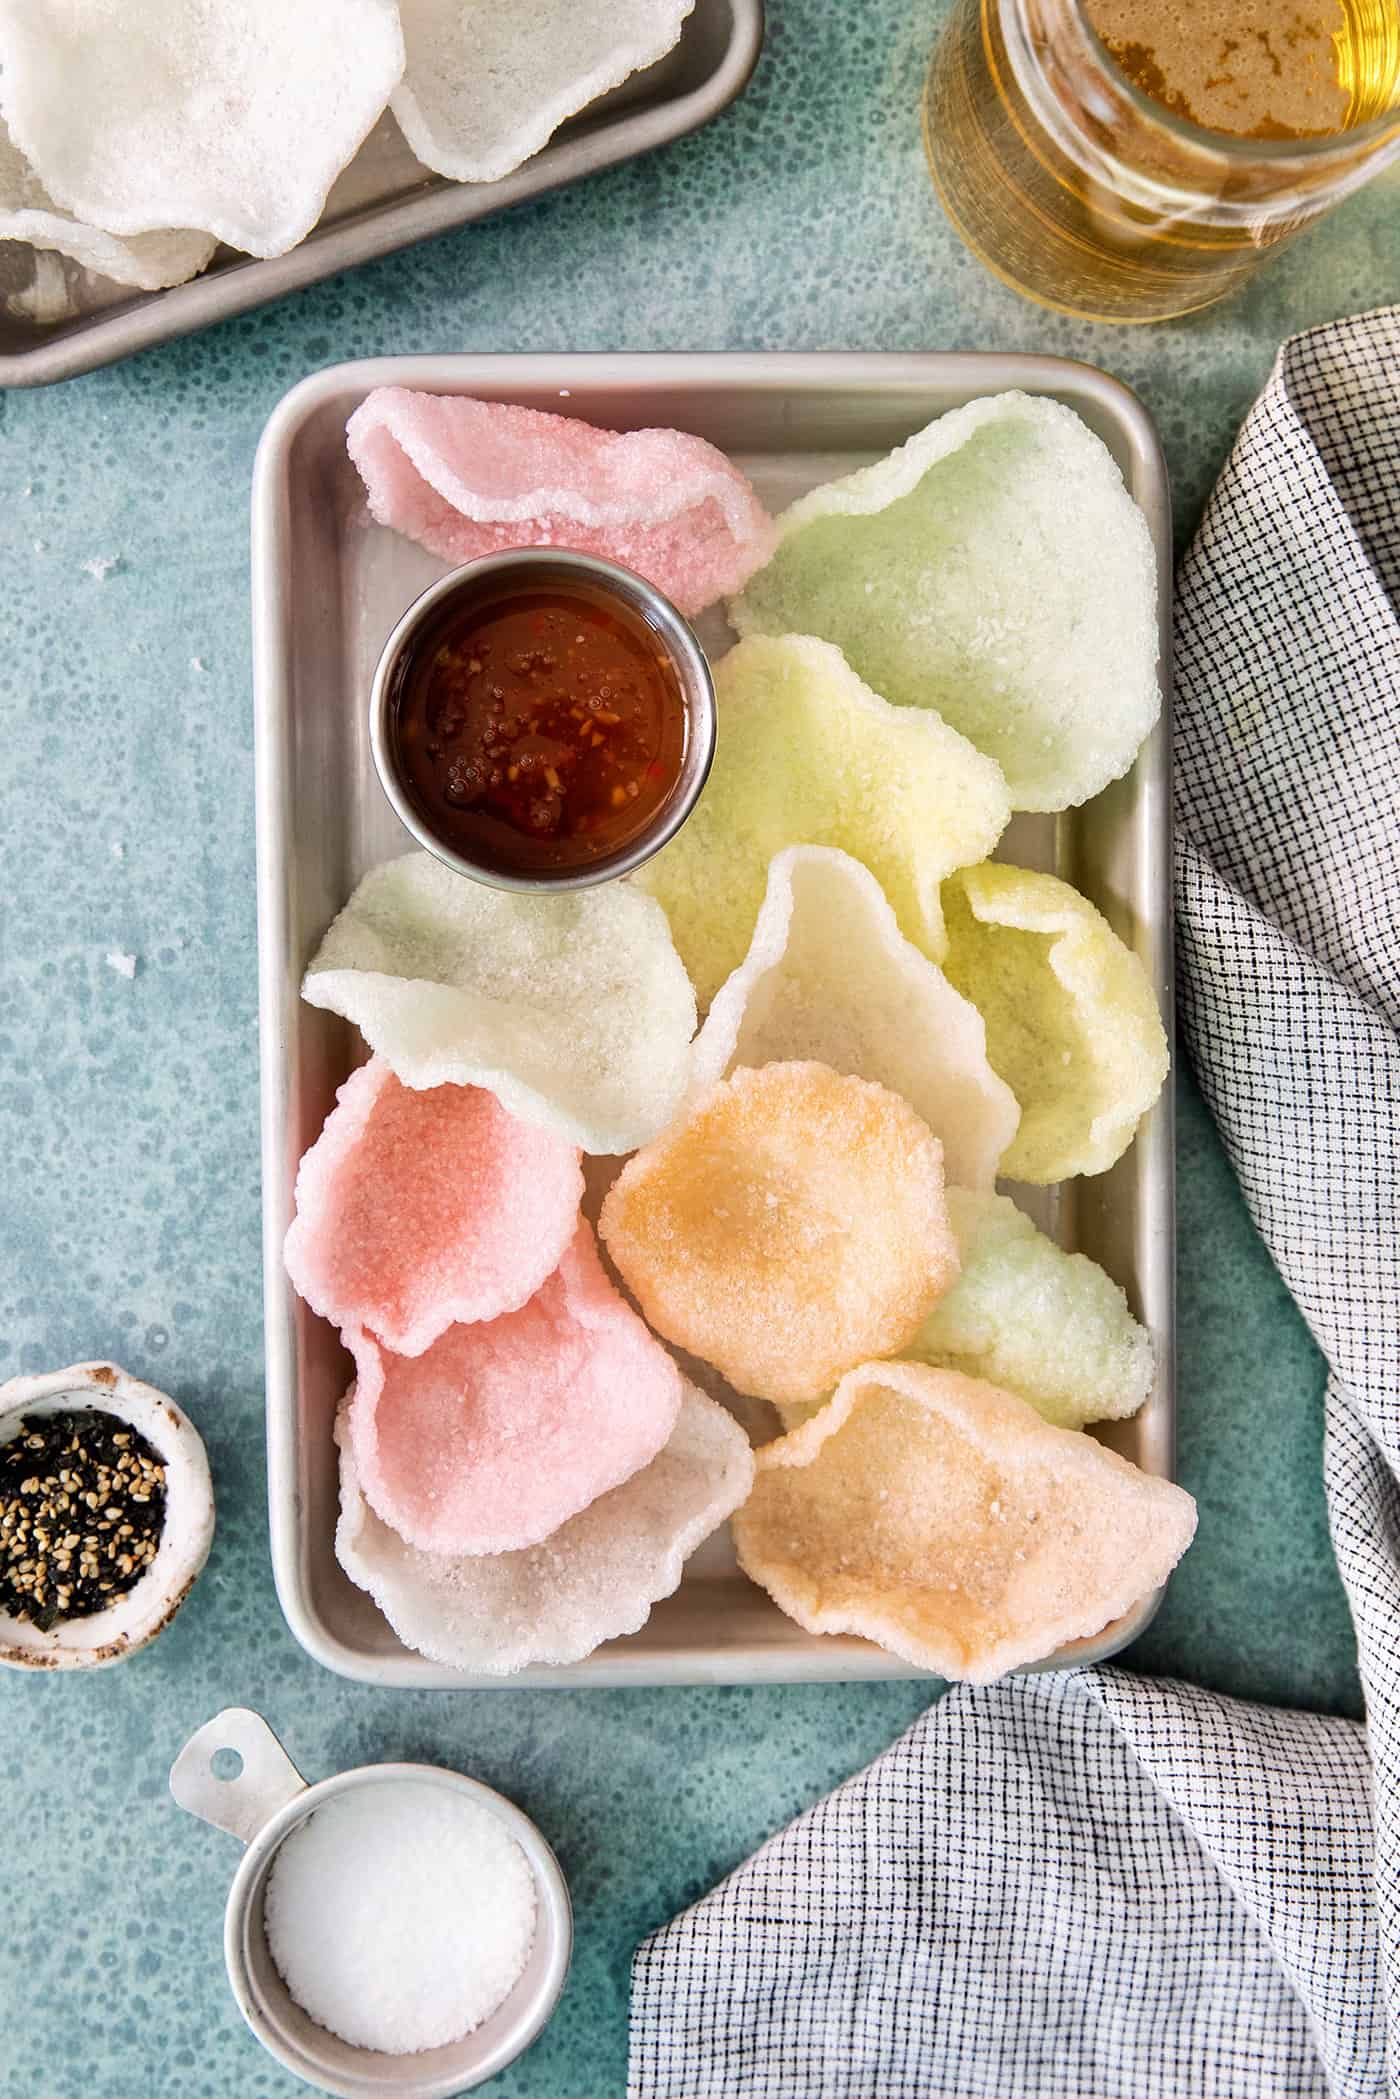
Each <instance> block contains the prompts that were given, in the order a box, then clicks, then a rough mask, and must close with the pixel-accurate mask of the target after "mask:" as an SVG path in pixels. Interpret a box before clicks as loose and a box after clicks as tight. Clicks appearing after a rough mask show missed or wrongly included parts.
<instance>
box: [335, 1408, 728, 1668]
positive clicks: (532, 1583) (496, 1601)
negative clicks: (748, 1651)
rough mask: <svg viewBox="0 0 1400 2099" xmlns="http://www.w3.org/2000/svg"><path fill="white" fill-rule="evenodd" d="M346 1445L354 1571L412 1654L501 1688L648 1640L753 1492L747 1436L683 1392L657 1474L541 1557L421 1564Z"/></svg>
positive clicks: (343, 1500) (561, 1536) (429, 1557)
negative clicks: (623, 1642) (698, 1554)
mask: <svg viewBox="0 0 1400 2099" xmlns="http://www.w3.org/2000/svg"><path fill="white" fill-rule="evenodd" d="M338 1440H339V1442H340V1446H341V1452H340V1522H339V1524H338V1526H337V1529H336V1534H335V1550H336V1557H337V1559H338V1560H339V1561H340V1564H341V1566H342V1567H343V1568H344V1569H345V1572H346V1573H347V1574H348V1575H349V1577H350V1579H351V1581H352V1582H354V1583H355V1584H356V1586H357V1587H358V1588H361V1589H364V1590H366V1591H367V1592H368V1593H369V1595H371V1596H372V1597H373V1598H374V1601H375V1602H376V1603H377V1604H378V1606H379V1608H380V1610H381V1611H382V1612H383V1613H384V1616H385V1617H386V1618H387V1619H388V1621H389V1623H390V1625H392V1627H393V1628H394V1631H395V1632H396V1633H397V1634H398V1636H399V1638H400V1639H401V1640H402V1641H403V1642H404V1644H405V1646H407V1647H412V1648H414V1649H416V1650H417V1652H418V1653H419V1654H423V1655H426V1656H427V1657H428V1658H429V1660H430V1661H434V1662H441V1663H443V1664H444V1665H445V1666H446V1667H447V1668H450V1669H470V1670H474V1671H476V1672H478V1673H480V1674H483V1675H488V1674H489V1675H492V1676H508V1675H510V1674H512V1673H513V1672H514V1671H515V1670H517V1669H527V1668H530V1667H531V1666H533V1665H539V1664H555V1665H558V1664H561V1663H565V1662H577V1661H581V1660H582V1658H583V1657H584V1656H585V1655H587V1654H591V1653H592V1652H593V1650H594V1648H595V1647H598V1646H601V1644H602V1642H603V1641H604V1640H616V1639H620V1638H622V1637H623V1635H624V1634H627V1633H634V1632H636V1631H638V1629H639V1628H640V1627H641V1626H643V1625H644V1624H645V1623H646V1620H647V1618H648V1616H649V1615H650V1612H651V1607H652V1605H653V1604H654V1603H657V1602H659V1601H660V1599H661V1598H662V1597H663V1596H669V1595H671V1593H672V1592H673V1590H675V1588H676V1587H677V1586H678V1584H679V1582H680V1578H681V1569H682V1567H683V1566H684V1564H685V1561H686V1560H687V1559H688V1558H689V1556H690V1554H691V1553H693V1552H694V1551H695V1549H696V1547H697V1546H698V1545H700V1544H701V1543H703V1541H704V1540H705V1539H706V1538H708V1537H709V1535H710V1533H711V1532H712V1531H715V1530H718V1528H719V1526H720V1524H721V1523H723V1522H724V1520H725V1518H726V1517H727V1516H730V1515H732V1514H733V1512H734V1510H735V1509H736V1508H738V1506H739V1504H740V1502H742V1501H743V1500H744V1498H745V1496H746V1495H747V1494H748V1492H749V1489H750V1487H751V1486H752V1484H753V1472H754V1465H753V1453H752V1451H751V1450H750V1448H749V1441H748V1438H747V1437H746V1436H745V1434H744V1432H743V1430H742V1429H741V1428H740V1427H739V1424H738V1423H737V1422H736V1421H735V1420H734V1418H733V1416H732V1415H731V1414H730V1413H729V1412H728V1411H727V1410H726V1409H725V1408H724V1407H722V1406H720V1405H719V1403H718V1402H717V1401H716V1400H713V1399H710V1398H707V1396H706V1395H705V1394H704V1393H703V1392H698V1391H697V1390H696V1388H695V1387H694V1385H691V1384H688V1383H686V1382H684V1381H682V1387H681V1403H680V1413H679V1415H678V1416H677V1418H676V1425H675V1427H674V1428H673V1429H672V1431H671V1434H670V1437H669V1438H668V1440H667V1441H666V1443H665V1444H663V1446H662V1448H661V1449H660V1450H659V1451H658V1452H657V1454H656V1456H655V1457H654V1458H653V1459H652V1460H651V1463H650V1464H649V1465H644V1466H643V1467H642V1468H641V1470H640V1471H638V1472H634V1473H633V1474H632V1477H631V1478H630V1479H628V1480H624V1481H623V1483H622V1485H621V1486H620V1487H613V1488H612V1489H611V1490H610V1491H609V1492H608V1493H606V1494H601V1495H599V1497H598V1499H597V1500H596V1501H592V1502H590V1503H589V1505H588V1507H587V1508H586V1509H583V1510H581V1511H580V1512H579V1514H578V1515H577V1516H572V1517H570V1518H569V1520H568V1522H566V1523H564V1524H562V1525H561V1526H560V1528H559V1529H558V1530H556V1531H554V1532H552V1533H551V1534H550V1536H549V1537H547V1538H545V1539H543V1540H542V1541H541V1542H540V1543H539V1544H537V1545H530V1546H526V1547H524V1548H523V1549H522V1550H520V1551H518V1552H497V1553H486V1554H480V1555H475V1556H468V1555H464V1554H458V1555H455V1556H453V1555H449V1554H445V1553H436V1552H431V1553H430V1552H420V1551H418V1549H417V1548H416V1547H415V1546H412V1545H408V1544H405V1542H404V1540H403V1539H402V1538H401V1537H399V1535H398V1533H397V1532H396V1531H393V1530H391V1529H390V1528H389V1526H388V1524H386V1523H383V1522H381V1521H380V1519H379V1517H378V1516H376V1515H375V1513H374V1511H373V1509H372V1508H371V1507H370V1506H369V1503H368V1502H367V1501H366V1500H365V1498H364V1495H363V1493H362V1492H361V1490H360V1480H359V1474H358V1472H357V1470H356V1467H355V1460H354V1457H353V1454H352V1453H351V1450H350V1448H349V1438H348V1436H347V1435H346V1434H345V1432H344V1428H343V1426H342V1428H341V1429H340V1430H339V1431H338Z"/></svg>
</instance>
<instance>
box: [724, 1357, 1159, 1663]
mask: <svg viewBox="0 0 1400 2099" xmlns="http://www.w3.org/2000/svg"><path fill="white" fill-rule="evenodd" d="M757 1464H758V1474H757V1478H756V1480H755V1482H754V1490H753V1493H752V1494H751V1495H750V1497H749V1499H748V1501H747V1502H746V1503H745V1504H744V1506H743V1508H742V1509H740V1510H739V1512H738V1514H737V1515H736V1516H735V1518H734V1542H735V1547H736V1549H737V1551H738V1555H739V1564H740V1565H741V1566H742V1567H743V1569H744V1571H745V1573H747V1574H748V1575H749V1576H750V1577H751V1578H752V1579H753V1580H754V1581H756V1582H757V1583H759V1585H760V1586H761V1587H762V1588H764V1589H766V1590H767V1591H768V1593H769V1595H770V1596H771V1597H772V1598H773V1600H774V1602H775V1603H776V1604H778V1606H779V1607H780V1608H781V1609H782V1610H784V1611H786V1612H787V1613H788V1616H789V1617H791V1618H794V1619H796V1621H797V1623H798V1624H799V1625H801V1626H803V1627H805V1628H806V1630H807V1631H808V1632H813V1633H858V1634H861V1635H863V1636H864V1637H865V1638H866V1639H870V1640H875V1641H877V1642H878V1643H879V1645H880V1646H882V1647H885V1648H888V1650H889V1651H890V1652H891V1653H892V1654H897V1655H900V1656H901V1657H902V1658H903V1659H904V1660H905V1661H907V1662H912V1663H914V1664H915V1665H916V1666H917V1667H919V1668H921V1669H930V1670H934V1671H936V1672H937V1674H939V1675H940V1676H948V1677H955V1678H962V1679H965V1680H966V1681H968V1682H970V1683H990V1682H992V1681H993V1680H994V1679H995V1678H996V1677H999V1676H1003V1675H1005V1673H1006V1672H1007V1671H1008V1670H1009V1669H1015V1668H1018V1667H1020V1666H1021V1665H1022V1664H1023V1663H1026V1662H1036V1661H1042V1660H1044V1658H1045V1657H1046V1656H1047V1655H1051V1654H1053V1653H1054V1652H1055V1651H1056V1649H1057V1648H1059V1647H1061V1646H1063V1645H1064V1643H1065V1642H1066V1641H1069V1640H1076V1639H1082V1638H1087V1637H1089V1636H1091V1635H1092V1634H1094V1633H1098V1632H1102V1631H1103V1629H1104V1627H1105V1626H1107V1625H1111V1624H1112V1623H1113V1621H1114V1619H1116V1618H1119V1617H1121V1616H1122V1615H1123V1613H1124V1612H1125V1611H1128V1610H1130V1609H1131V1608H1132V1607H1133V1605H1134V1604H1136V1603H1139V1602H1141V1600H1142V1599H1143V1598H1144V1597H1146V1596H1148V1595H1150V1594H1151V1592H1152V1591H1153V1590H1154V1589H1156V1588H1158V1587H1159V1586H1160V1585H1161V1583H1162V1582H1164V1581H1165V1580H1166V1578H1167V1575H1168V1574H1169V1573H1170V1572H1171V1570H1172V1568H1173V1567H1174V1566H1175V1565H1176V1563H1177V1561H1178V1560H1179V1559H1180V1558H1181V1555H1182V1553H1183V1552H1185V1550H1186V1548H1187V1546H1188V1545H1189V1544H1190V1542H1191V1539H1192V1536H1193V1535H1194V1533H1195V1528H1196V1505H1195V1503H1194V1502H1193V1501H1192V1499H1191V1496H1190V1495H1189V1494H1187V1493H1185V1492H1184V1491H1183V1490H1182V1489H1181V1488H1180V1487H1176V1486H1173V1485H1172V1484H1171V1482H1170V1481H1168V1480H1163V1479H1157V1478H1154V1477H1153V1476H1152V1475H1151V1474H1150V1473H1146V1472H1139V1471H1138V1469H1137V1468H1136V1466H1133V1465H1130V1464H1129V1463H1128V1462H1127V1460H1126V1458H1120V1457H1119V1456H1118V1455H1117V1453H1116V1452H1114V1451H1111V1450H1105V1449H1104V1448H1103V1447H1102V1445H1100V1444H1098V1443H1096V1442H1095V1441H1094V1440H1093V1438H1092V1437H1090V1436H1085V1435H1081V1434H1078V1433H1076V1432H1075V1431H1074V1430H1071V1429H1060V1428H1052V1427H1051V1426H1050V1425H1049V1424H1048V1423H1047V1422H1045V1421H1042V1419H1041V1417H1040V1416H1039V1414H1037V1413H1036V1412H1035V1410H1034V1408H1032V1407H1030V1406H1028V1405H1027V1404H1026V1402H1025V1401H1024V1400H1021V1399H1016V1398H1014V1397H1013V1396H1012V1394H1010V1393H1008V1392H1001V1391H998V1389H997V1388H996V1386H995V1385H986V1384H982V1383H981V1382H980V1381H979V1380H977V1379H975V1378H969V1377H962V1376H960V1375H959V1374H958V1373H957V1372H956V1371H951V1370H933V1369H930V1368H928V1367H927V1366H925V1365H923V1364H918V1363H870V1364H865V1365H863V1366H862V1367H860V1368H859V1369H856V1370H853V1371H852V1372H851V1373H850V1375H849V1376H848V1377H846V1378H843V1379H842V1381H841V1383H840V1385H839V1386H838V1387H837V1389H836V1392H835V1395H834V1397H833V1398H832V1400H831V1402H830V1404H829V1405H828V1406H826V1407H823V1408H822V1410H821V1412H820V1413H819V1414H817V1415H815V1416H814V1417H813V1418H812V1419H811V1420H810V1421H808V1422H807V1423H806V1424H805V1425H804V1426H803V1427H801V1428H799V1429H796V1430H795V1431H794V1432H793V1433H792V1434H791V1435H788V1436H784V1437H782V1438H780V1439H779V1440H778V1441H777V1442H775V1443H769V1444H766V1445H765V1446H764V1448H763V1449H761V1450H760V1451H759V1452H758V1453H757Z"/></svg>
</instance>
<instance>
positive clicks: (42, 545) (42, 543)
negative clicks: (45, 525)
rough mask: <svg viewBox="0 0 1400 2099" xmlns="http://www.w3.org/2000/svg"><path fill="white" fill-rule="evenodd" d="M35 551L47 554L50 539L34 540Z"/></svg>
mask: <svg viewBox="0 0 1400 2099" xmlns="http://www.w3.org/2000/svg"><path fill="white" fill-rule="evenodd" d="M34 551H35V553H36V554H47V553H48V551H49V543H48V541H47V540H46V539H36V540H35V542H34Z"/></svg>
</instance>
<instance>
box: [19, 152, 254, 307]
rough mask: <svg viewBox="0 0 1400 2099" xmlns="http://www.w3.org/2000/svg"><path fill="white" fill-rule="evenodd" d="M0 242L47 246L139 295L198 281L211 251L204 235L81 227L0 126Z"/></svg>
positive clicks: (212, 244)
mask: <svg viewBox="0 0 1400 2099" xmlns="http://www.w3.org/2000/svg"><path fill="white" fill-rule="evenodd" d="M0 241H28V243H29V245H30V246H31V247H33V248H52V249H55V250H56V251H57V252H58V253H59V254H60V255H66V256H68V257H69V258H70V260H71V261H73V262H77V263H81V264H82V266H83V268H84V269H85V270H94V271H95V272H96V273H97V275H98V276H100V277H110V278H111V280H112V282H113V283H114V284H129V285H131V286H133V287H134V288H135V289H136V290H138V291H144V292H156V291H163V290H164V289H165V288H166V286H167V285H171V284H184V283H185V282H186V281H187V280H188V279H189V278H191V277H197V276H198V274H199V272H200V271H201V270H202V269H203V268H204V265H205V263H206V262H208V260H209V258H210V256H211V255H212V254H213V252H214V248H215V242H214V241H213V239H212V238H211V236H210V235H209V234H207V233H181V232H170V233H133V234H131V235H130V236H129V237H128V238H127V239H125V240H123V239H121V238H120V237H119V236H118V235H117V234H115V233H107V232H104V230H103V229H102V227H100V226H87V225H84V223H83V222H82V220H81V219H75V218H74V217H73V214H72V213H71V212H68V211H65V210H64V209H63V207H62V206H61V205H59V204H55V202H54V200H53V198H52V197H51V196H50V195H49V193H48V191H47V190H46V189H45V188H44V185H43V183H42V182H41V181H40V180H39V178H38V176H37V175H36V174H35V172H34V170H33V168H31V167H30V165H29V162H28V161H27V160H26V159H25V157H24V155H23V154H22V153H21V152H20V150H19V148H18V147H17V146H16V145H15V143H14V141H13V140H12V139H11V138H10V136H9V134H8V132H7V131H6V129H5V127H4V124H3V123H0Z"/></svg>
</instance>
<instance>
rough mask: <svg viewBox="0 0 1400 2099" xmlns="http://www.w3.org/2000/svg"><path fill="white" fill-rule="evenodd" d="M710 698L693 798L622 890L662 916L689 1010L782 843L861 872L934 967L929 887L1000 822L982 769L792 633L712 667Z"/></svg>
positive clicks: (712, 985)
mask: <svg viewBox="0 0 1400 2099" xmlns="http://www.w3.org/2000/svg"><path fill="white" fill-rule="evenodd" d="M715 690H716V693H717V695H718V700H719V741H718V746H717V749H716V752H715V762H714V768H713V770H712V772H711V774H710V778H709V782H708V784H707V786H706V788H705V792H704V794H703V795H702V796H701V798H700V801H699V803H698V804H697V806H696V808H695V809H694V810H693V811H692V812H691V815H690V817H689V819H688V820H687V822H686V824H685V825H684V827H683V829H682V830H681V831H680V832H679V833H678V834H677V836H676V837H675V838H673V839H672V840H671V842H670V844H669V845H666V846H663V847H662V849H661V851H660V852H659V853H658V854H657V855H656V857H655V859H653V860H650V861H648V862H647V864H646V865H645V866H644V867H642V868H640V869H639V870H638V872H637V874H636V876H635V877H634V882H635V884H636V886H638V887H640V888H643V889H645V890H647V891H648V893H649V894H650V895H652V896H654V897H656V898H658V899H659V901H660V902H661V903H662V904H663V905H664V907H665V910H666V915H667V917H668V919H669V920H670V923H671V932H672V934H673V935H674V938H675V942H676V945H677V947H678V948H679V949H680V951H681V956H682V958H683V960H684V962H685V965H686V967H687V969H688V970H689V971H690V974H691V976H692V977H693V979H694V980H695V987H696V990H697V992H698V994H699V997H700V1002H701V1004H702V1005H708V1004H709V1002H710V1000H711V999H712V998H713V997H714V995H715V993H716V992H717V991H718V990H719V987H720V985H721V984H722V983H723V982H724V980H725V978H726V977H727V976H728V975H729V973H730V971H731V970H733V969H737V968H738V966H739V964H740V963H741V962H742V961H743V959H744V953H745V950H746V949H747V947H748V944H749V941H750V939H751V937H752V934H753V929H754V926H755V924H756V922H757V919H758V914H759V910H760V908H761V906H762V903H763V896H764V890H765V887H766V885H767V880H768V863H769V862H770V860H771V859H772V858H773V855H774V854H775V853H778V852H781V851H782V849H783V847H784V846H789V845H828V846H836V847H839V848H840V849H841V850H842V851H843V852H847V853H850V854H851V855H852V856H853V858H855V859H857V860H859V861H861V862H863V863H864V865H865V866H866V867H868V868H869V869H870V871H871V873H872V874H873V875H874V876H875V877H876V879H877V880H878V882H879V883H880V886H881V887H882V889H883V890H884V892H885V895H886V896H887V897H888V899H889V901H890V903H891V905H892V906H893V907H894V912H895V916H896V918H897V919H898V921H899V925H900V930H901V931H902V932H903V934H904V936H905V938H906V939H908V940H912V941H913V943H914V945H915V946H916V947H918V948H920V949H921V950H922V951H923V952H924V953H925V954H926V955H929V956H931V957H932V958H933V959H934V960H935V961H937V960H938V958H939V956H940V955H941V953H942V948H943V917H942V912H941V910H940V908H939V899H938V892H939V884H940V883H941V881H942V880H943V878H944V876H945V875H948V874H951V873H952V871H953V869H954V868H956V867H966V866H969V865H971V863H972V862H973V861H975V860H981V859H982V858H983V857H984V856H985V855H986V854H987V853H989V852H990V851H991V850H992V847H993V846H994V845H995V844H996V842H997V839H998V838H999V837H1000V836H1001V833H1002V831H1003V830H1004V828H1005V826H1006V823H1007V819H1008V817H1009V815H1010V805H1009V803H1008V801H1007V798H1006V783H1005V781H1004V780H1003V779H1002V777H1001V774H1000V772H999V771H998V770H997V767H996V766H995V765H994V764H993V763H992V762H991V760H990V759H987V758H984V757H983V756H982V755H981V753H980V752H978V751H975V750H974V749H973V748H972V745H971V744H970V743H968V742H967V740H966V739H965V738H964V737H962V736H959V735H958V733H957V731H956V730H955V729H950V728H949V727H948V725H947V723H946V722H942V721H940V720H939V719H938V717H937V715H935V714H932V713H929V712H927V711H926V710H922V709H919V708H913V707H891V706H889V705H888V704H887V702H886V701H884V700H883V699H881V698H880V696H879V694H878V693H875V692H872V691H871V690H870V688H869V686H867V685H864V684H862V682H861V680H860V679H859V678H858V677H857V676H856V674H855V672H854V671H853V670H852V669H851V667H850V665H849V664H848V663H847V662H846V660H845V658H844V657H843V656H842V654H841V652H840V650H839V649H835V648H833V647H832V646H831V644H830V643H829V642H825V641H813V640H812V639H811V638H810V637H809V636H806V635H800V634H789V635H785V636H783V637H781V638H780V639H778V640H768V639H764V638H762V637H760V638H757V639H755V640H753V641H741V642H740V643H739V644H738V646H737V647H736V648H733V649H731V650H730V651H729V653H728V655H727V656H724V657H723V658H721V660H720V662H719V663H718V664H716V666H715Z"/></svg>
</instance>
